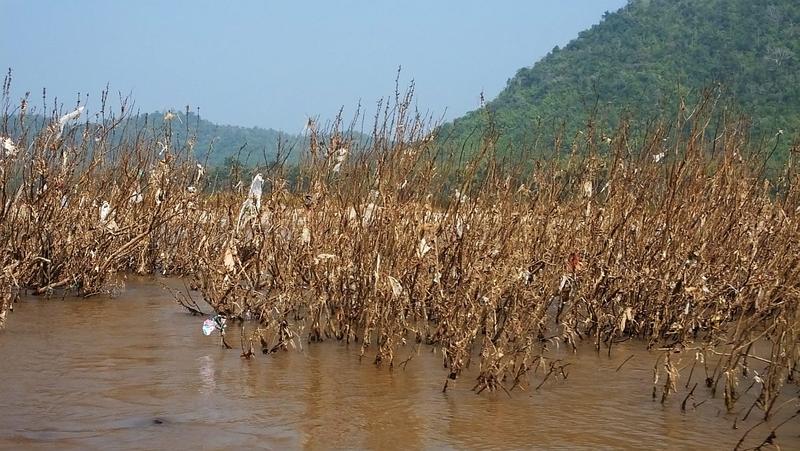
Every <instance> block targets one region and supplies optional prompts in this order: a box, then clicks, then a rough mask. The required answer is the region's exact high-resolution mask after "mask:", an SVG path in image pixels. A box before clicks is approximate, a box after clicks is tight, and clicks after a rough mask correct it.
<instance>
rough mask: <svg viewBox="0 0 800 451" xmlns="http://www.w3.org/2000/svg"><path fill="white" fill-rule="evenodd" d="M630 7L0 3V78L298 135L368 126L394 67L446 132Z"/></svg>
mask: <svg viewBox="0 0 800 451" xmlns="http://www.w3.org/2000/svg"><path fill="white" fill-rule="evenodd" d="M625 3H626V1H625V0H558V1H552V0H528V1H523V0H519V1H496V2H494V1H477V0H474V1H473V0H460V1H436V0H427V1H425V0H411V1H409V0H406V1H388V0H387V1H366V0H363V1H355V0H336V1H334V0H329V1H316V0H305V1H281V2H277V1H156V0H136V1H124V2H123V1H109V0H96V1H57V0H51V1H40V0H0V10H1V11H2V18H0V67H2V68H7V67H11V68H12V70H13V77H14V80H13V83H12V93H13V94H14V96H15V97H19V96H21V95H22V94H23V93H24V92H25V91H31V93H32V97H33V104H34V105H40V104H41V101H40V97H41V90H42V88H43V87H46V88H47V90H48V97H51V96H52V95H57V96H58V97H59V101H60V102H61V103H64V104H65V105H66V106H67V107H71V106H73V105H74V103H75V99H76V96H77V93H78V92H81V93H86V92H88V93H89V95H90V103H89V108H90V109H93V108H96V103H94V102H96V101H97V99H98V98H99V93H100V90H101V89H102V88H103V87H104V86H105V85H106V84H107V83H108V84H110V87H111V89H112V92H114V93H116V92H117V91H121V92H122V93H123V94H128V93H130V94H132V98H133V100H134V101H135V103H136V107H137V109H140V110H141V111H143V112H145V111H153V110H156V109H158V110H165V109H167V108H174V107H177V108H183V107H184V106H185V105H187V104H188V105H191V106H192V108H193V109H194V108H195V107H199V108H200V114H201V115H202V116H204V117H205V118H207V119H210V120H212V121H215V122H220V123H226V124H236V125H245V126H253V125H257V126H263V127H273V128H278V129H283V130H285V131H288V132H298V131H300V129H301V128H302V126H303V124H304V122H305V118H306V117H307V115H314V116H317V115H318V116H321V117H322V118H328V117H331V116H333V115H334V114H335V113H336V111H338V109H339V108H340V107H342V106H344V107H345V112H346V113H352V112H353V110H354V107H355V106H356V104H357V102H358V101H359V100H361V102H362V104H363V105H365V107H366V109H367V110H368V111H369V113H370V115H371V114H372V113H373V112H374V105H375V102H376V101H377V100H378V99H379V98H381V97H386V96H389V95H391V94H392V93H393V91H394V80H395V76H396V71H397V68H398V66H402V73H401V84H402V85H406V84H407V83H408V82H409V81H410V80H412V79H413V80H414V81H415V82H416V93H417V96H416V99H417V104H418V106H419V107H420V109H422V110H423V111H430V112H432V113H436V115H437V116H439V115H441V114H442V113H445V111H446V115H445V117H446V118H447V119H450V118H453V117H457V116H459V115H461V114H463V113H465V112H466V111H469V110H472V109H474V108H476V107H477V105H478V101H479V94H480V92H481V91H484V92H485V93H486V96H487V99H491V98H493V97H494V96H496V95H497V94H498V93H499V92H500V90H501V89H502V88H503V87H504V86H505V83H506V80H507V79H508V78H510V77H512V76H513V75H514V73H515V72H516V70H517V69H519V68H520V67H523V66H530V65H532V64H533V63H534V62H535V61H536V60H538V59H539V58H541V57H542V56H544V55H545V54H546V53H547V52H548V51H549V50H551V49H552V48H553V47H554V46H555V45H564V44H566V43H567V42H569V41H570V40H571V39H572V38H574V37H575V36H576V35H577V33H578V32H579V31H581V30H583V29H585V28H587V27H589V26H591V25H592V24H594V23H597V22H598V21H599V20H600V18H601V16H602V14H603V12H605V11H614V10H616V9H618V8H620V7H622V6H623V5H624V4H625ZM92 99H93V100H94V102H93V100H92ZM51 100H52V99H51Z"/></svg>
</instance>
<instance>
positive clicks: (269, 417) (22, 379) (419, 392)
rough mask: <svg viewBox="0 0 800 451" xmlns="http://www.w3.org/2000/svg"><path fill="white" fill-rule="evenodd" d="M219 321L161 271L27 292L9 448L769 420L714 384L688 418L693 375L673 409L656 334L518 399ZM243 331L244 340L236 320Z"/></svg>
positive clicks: (562, 442) (672, 443)
mask: <svg viewBox="0 0 800 451" xmlns="http://www.w3.org/2000/svg"><path fill="white" fill-rule="evenodd" d="M169 283H172V284H177V282H175V281H171V282H169ZM203 319H204V318H202V317H196V316H191V315H189V314H188V313H187V312H186V311H185V310H183V309H182V308H181V307H179V306H177V305H176V304H175V303H174V302H173V300H172V298H171V296H170V294H169V293H167V292H166V291H165V290H164V289H163V288H162V287H161V286H160V285H159V283H157V282H154V281H129V282H128V283H127V286H126V288H125V289H124V290H123V291H122V292H121V294H120V295H119V296H117V297H115V298H113V299H112V298H103V297H96V298H90V299H87V300H71V299H64V300H61V299H50V300H45V299H35V298H34V299H30V298H28V299H25V300H23V301H22V302H20V303H19V304H17V306H16V309H15V312H14V313H13V315H12V316H11V317H10V324H9V326H8V327H7V329H6V330H5V331H4V332H2V333H0V362H2V371H1V372H0V374H2V380H3V388H2V390H0V448H3V449H54V448H55V449H223V448H224V449H233V448H232V447H243V448H241V449H251V448H267V449H270V448H271V449H296V448H308V449H329V448H371V449H398V448H403V449H419V448H428V449H430V448H433V449H465V448H467V449H475V448H484V449H489V448H491V449H495V448H501V449H520V448H525V449H555V448H565V449H597V448H639V449H641V448H647V449H725V448H728V449H730V448H733V447H734V446H735V445H736V443H737V441H738V440H739V438H740V437H741V436H742V435H743V434H744V431H745V430H747V429H748V428H749V427H750V426H752V425H754V424H756V423H757V421H758V419H759V416H758V415H751V418H750V419H748V421H746V422H741V421H739V422H738V425H737V427H738V429H735V430H734V429H733V428H732V425H733V423H734V419H735V418H736V415H735V414H729V413H727V412H725V409H724V404H723V402H722V400H721V399H719V398H717V399H708V398H710V395H709V393H708V391H707V390H706V389H700V388H698V390H697V391H696V396H695V401H694V403H701V405H700V406H698V407H696V408H692V405H693V402H692V401H690V402H689V409H687V412H686V413H682V412H681V409H680V403H681V401H682V400H683V399H684V398H685V396H686V393H688V390H687V389H686V388H685V382H686V381H685V380H680V381H679V387H680V391H679V393H677V394H675V395H673V396H672V397H671V398H670V400H669V401H668V402H667V403H666V405H664V406H662V405H661V404H660V403H659V402H657V401H653V400H652V397H651V395H652V374H653V364H654V362H655V360H656V357H657V354H656V353H655V352H652V353H650V352H647V351H646V350H644V347H643V345H642V344H640V343H623V344H620V345H618V346H616V347H615V348H614V350H613V352H612V355H611V357H608V356H607V355H606V354H605V353H601V354H599V355H598V354H597V353H595V352H593V351H592V350H591V349H590V348H586V349H582V350H581V351H580V352H578V353H577V354H575V355H572V354H565V359H566V360H567V361H568V362H569V363H570V365H569V366H568V367H567V370H568V378H567V379H566V380H561V379H559V380H555V379H553V380H548V381H547V382H545V383H544V384H543V385H542V387H541V388H540V389H538V390H535V389H534V388H535V387H536V386H537V385H538V384H539V383H540V382H541V380H542V378H543V374H537V375H534V376H533V377H532V379H531V381H532V383H531V385H530V387H529V388H528V390H526V391H522V390H515V391H513V392H512V393H511V396H510V397H509V396H508V395H506V394H505V393H502V392H501V393H487V392H484V393H482V394H480V395H476V394H475V392H473V391H472V390H471V388H472V386H473V385H474V381H475V373H474V369H472V370H470V371H468V372H467V373H466V374H464V375H463V376H462V377H461V378H459V379H458V380H457V381H456V382H455V384H453V383H451V384H450V386H449V389H448V391H447V392H446V393H442V386H443V383H444V380H445V377H446V375H447V372H446V371H445V370H444V369H443V368H442V363H441V362H442V360H441V356H440V355H439V354H436V353H434V352H433V351H432V348H431V347H426V346H422V347H420V348H419V352H418V353H417V354H416V355H415V356H414V358H413V359H412V360H411V361H410V362H409V363H408V365H407V367H406V369H405V370H403V369H400V368H395V369H394V370H389V369H388V368H385V367H384V368H377V367H375V366H374V365H373V364H372V361H371V359H366V358H365V359H363V360H359V357H358V346H349V347H348V346H347V345H345V344H342V343H338V342H325V343H313V344H305V343H304V345H303V349H298V350H293V351H288V352H278V353H277V354H273V355H270V356H262V355H260V354H259V355H257V356H255V357H254V358H253V359H251V360H246V359H243V358H241V357H240V352H239V350H238V349H233V350H225V349H223V348H222V347H221V346H220V342H219V338H218V337H216V336H210V337H207V336H204V335H203V334H202V332H201V324H202V321H203ZM228 339H229V341H230V342H231V343H232V344H234V346H235V345H236V344H238V343H239V339H238V335H237V328H236V327H232V328H230V331H229V332H228ZM415 349H416V347H415V346H412V345H409V346H407V347H406V348H404V349H403V350H402V351H401V354H400V355H399V356H398V357H399V358H401V359H404V358H405V356H406V355H407V353H410V352H414V350H415ZM404 353H405V354H404ZM687 360H688V359H687ZM623 363H624V365H622V368H621V369H620V370H619V371H617V368H618V367H619V366H620V365H621V364H623ZM688 365H691V361H684V362H682V364H681V366H682V367H686V366H688ZM687 374H688V370H685V371H682V375H684V377H686V375H687ZM701 377H702V376H701V375H699V374H696V375H695V376H694V379H695V380H693V381H692V384H693V383H694V382H695V381H699V382H701V383H700V385H701V386H702V379H701ZM787 390H789V391H790V396H791V391H792V390H797V387H788V388H787ZM747 396H750V394H746V395H744V396H743V398H742V399H741V400H740V402H739V403H738V404H737V412H736V413H738V414H739V415H738V416H739V417H740V418H741V417H742V410H743V409H746V408H747V407H749V405H750V404H751V402H750V400H749V399H748V398H747ZM794 396H795V397H796V396H797V394H796V393H794ZM706 399H707V401H706V402H703V400H706ZM750 399H752V397H751V398H750ZM795 408H796V407H795ZM787 413H791V412H788V410H787ZM785 417H786V416H785V415H784V418H785ZM780 421H781V415H778V416H777V417H776V418H775V419H773V420H771V421H770V422H769V423H768V424H765V425H762V426H759V427H758V428H757V429H755V430H754V431H753V432H752V433H751V434H750V436H749V437H751V438H752V440H748V442H747V444H748V445H751V446H753V445H757V444H759V443H761V441H762V440H764V438H766V437H767V435H768V434H769V431H770V430H771V429H772V428H773V427H775V426H776V425H777V424H778V423H779V422H780ZM798 423H800V422H796V421H791V422H789V423H787V424H786V425H784V426H783V427H781V428H780V429H779V430H778V433H777V435H778V439H777V440H778V443H779V444H780V445H781V446H782V448H783V449H800V424H798Z"/></svg>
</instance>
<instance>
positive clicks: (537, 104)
mask: <svg viewBox="0 0 800 451" xmlns="http://www.w3.org/2000/svg"><path fill="white" fill-rule="evenodd" d="M717 83H721V86H722V87H723V91H724V92H725V93H726V99H727V100H728V101H730V102H731V103H732V104H733V105H735V106H736V107H737V109H739V110H740V111H741V112H743V113H745V114H747V115H748V116H749V117H751V119H752V120H753V125H754V127H755V131H756V132H761V133H775V131H776V130H778V129H784V130H785V131H786V132H787V133H788V134H790V135H793V134H797V133H798V132H800V127H799V126H800V3H798V2H797V1H796V0H764V1H754V0H632V1H630V2H629V4H628V5H627V6H625V7H624V8H622V9H621V10H619V11H617V12H615V13H606V14H605V16H604V17H603V20H602V21H601V22H600V23H599V24H597V25H595V26H593V27H592V28H591V29H589V30H586V31H583V32H581V33H580V34H579V35H578V37H577V38H576V39H575V40H573V41H572V42H570V43H569V44H568V45H566V46H565V47H564V48H562V49H559V48H555V49H553V51H552V52H550V53H549V54H548V55H547V56H546V57H545V58H543V59H542V60H541V61H539V62H537V63H536V64H534V65H533V66H532V67H526V68H522V69H520V70H519V71H517V73H516V75H515V76H514V77H513V78H511V79H509V80H508V84H507V86H506V88H505V89H504V90H503V91H502V92H501V93H500V94H499V95H498V97H497V98H496V99H494V100H492V101H491V102H488V103H487V105H486V108H487V110H488V112H491V113H492V117H493V118H494V123H495V125H496V127H497V130H498V131H499V133H500V135H501V138H500V140H501V144H503V143H504V144H509V143H512V144H518V143H521V142H523V141H524V140H525V137H526V136H529V135H532V134H541V135H543V136H547V134H548V132H550V133H552V130H553V129H554V128H555V127H557V126H558V125H560V124H562V123H563V124H564V125H566V126H567V130H570V129H577V128H578V127H580V126H582V125H583V124H585V122H586V119H587V117H588V116H589V115H590V114H591V112H592V111H593V110H596V111H599V115H600V117H602V118H603V119H604V120H606V121H610V122H612V123H613V122H614V121H615V119H617V118H619V117H620V115H621V114H623V113H630V115H632V116H633V117H635V118H637V119H641V120H647V119H649V118H652V117H654V116H656V115H658V114H668V112H669V111H674V106H675V105H676V104H677V102H678V98H679V95H688V96H689V98H690V100H691V97H692V95H697V94H698V93H699V92H700V91H701V90H702V89H703V88H705V87H708V86H711V85H716V84H717ZM482 113H483V111H481V110H477V111H473V112H470V113H468V114H467V115H465V116H464V117H462V118H460V119H457V120H455V121H454V122H453V123H452V124H447V125H446V126H445V127H444V130H443V131H444V132H445V133H446V134H450V133H451V132H452V135H451V136H452V137H453V138H455V139H456V140H460V141H463V140H464V139H466V137H468V136H470V133H471V132H473V134H472V136H478V135H480V131H481V130H482V129H484V128H485V124H486V117H487V116H486V115H485V114H482ZM537 124H540V125H538V127H537ZM537 129H539V130H537ZM543 129H546V130H543ZM475 130H477V133H474V131H475Z"/></svg>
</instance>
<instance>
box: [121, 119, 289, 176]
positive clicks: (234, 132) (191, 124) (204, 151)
mask: <svg viewBox="0 0 800 451" xmlns="http://www.w3.org/2000/svg"><path fill="white" fill-rule="evenodd" d="M170 115H171V116H170ZM165 117H171V119H170V121H171V126H172V133H173V135H172V136H173V145H176V146H181V145H183V143H185V142H186V141H187V139H189V138H191V139H192V142H193V150H194V153H195V156H196V157H197V158H198V159H205V157H206V155H208V163H209V164H210V165H212V166H220V165H222V164H224V162H225V161H226V160H229V159H236V158H237V157H238V158H239V159H240V160H241V161H242V163H246V164H248V165H263V164H266V162H265V158H266V160H268V161H273V160H274V159H275V157H276V155H277V154H278V152H279V151H280V152H281V153H282V155H283V156H284V158H285V156H286V155H285V154H286V153H287V152H288V151H289V150H290V149H292V148H294V151H293V153H292V155H289V158H288V161H295V160H296V159H297V155H298V153H299V152H298V150H299V148H300V147H302V146H299V145H298V144H299V142H298V141H301V140H302V139H301V138H299V137H298V136H297V135H290V134H287V133H284V132H281V131H278V130H274V129H271V128H269V129H265V128H260V127H240V126H235V125H220V124H216V123H214V122H211V121H208V120H206V119H203V118H201V117H198V116H197V115H196V114H194V113H189V114H188V115H186V114H185V113H169V115H167V114H166V113H161V112H156V113H152V114H148V115H147V116H144V115H139V116H138V117H136V118H135V121H136V122H138V123H139V124H138V125H144V124H143V122H144V121H145V120H147V121H148V123H149V125H151V126H152V128H153V129H160V128H161V127H162V126H163V124H164V118H165ZM279 147H280V149H279Z"/></svg>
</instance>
